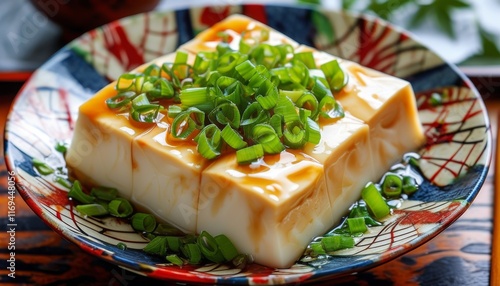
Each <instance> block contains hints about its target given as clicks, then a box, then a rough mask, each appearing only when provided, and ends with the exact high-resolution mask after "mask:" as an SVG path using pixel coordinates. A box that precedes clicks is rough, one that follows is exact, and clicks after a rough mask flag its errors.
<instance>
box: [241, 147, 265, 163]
mask: <svg viewBox="0 0 500 286" xmlns="http://www.w3.org/2000/svg"><path fill="white" fill-rule="evenodd" d="M262 156H264V149H263V148H262V145H260V144H255V145H252V146H249V147H246V148H243V149H240V150H237V151H236V160H237V161H238V163H239V164H250V163H252V162H254V161H256V160H257V159H259V158H261V157H262Z"/></svg>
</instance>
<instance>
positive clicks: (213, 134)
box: [196, 124, 222, 159]
mask: <svg viewBox="0 0 500 286" xmlns="http://www.w3.org/2000/svg"><path fill="white" fill-rule="evenodd" d="M196 142H197V143H198V147H197V150H198V153H200V155H201V156H203V157H205V158H207V159H213V158H216V157H218V156H219V155H220V150H221V146H222V137H221V132H220V130H219V128H217V126H216V125H215V124H210V125H207V126H206V127H205V128H203V130H202V131H201V132H200V134H198V136H197V141H196Z"/></svg>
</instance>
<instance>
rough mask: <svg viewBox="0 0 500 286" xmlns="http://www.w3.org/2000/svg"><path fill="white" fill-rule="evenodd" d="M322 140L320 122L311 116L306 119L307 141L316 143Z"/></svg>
mask: <svg viewBox="0 0 500 286" xmlns="http://www.w3.org/2000/svg"><path fill="white" fill-rule="evenodd" d="M320 140H321V131H320V128H319V125H318V123H316V121H314V120H312V119H311V118H309V117H308V118H307V119H306V141H307V142H310V143H312V144H314V145H316V144H318V143H319V142H320Z"/></svg>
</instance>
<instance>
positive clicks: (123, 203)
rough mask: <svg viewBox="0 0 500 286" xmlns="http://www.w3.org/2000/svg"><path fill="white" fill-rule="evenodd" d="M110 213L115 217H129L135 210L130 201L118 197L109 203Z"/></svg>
mask: <svg viewBox="0 0 500 286" xmlns="http://www.w3.org/2000/svg"><path fill="white" fill-rule="evenodd" d="M108 210H109V214H111V215H112V216H115V217H128V216H130V215H131V214H132V213H133V212H134V208H133V207H132V205H131V204H130V202H129V201H128V200H126V199H124V198H116V199H114V200H112V201H111V202H109V204H108Z"/></svg>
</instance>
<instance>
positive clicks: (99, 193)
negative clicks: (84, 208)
mask: <svg viewBox="0 0 500 286" xmlns="http://www.w3.org/2000/svg"><path fill="white" fill-rule="evenodd" d="M90 195H92V196H94V197H96V198H97V199H99V200H103V201H107V202H109V201H111V200H113V199H115V198H117V197H118V190H117V189H116V188H110V187H93V188H92V189H91V190H90Z"/></svg>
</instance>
